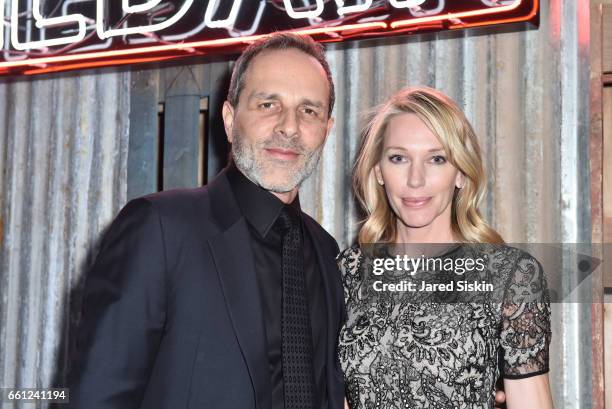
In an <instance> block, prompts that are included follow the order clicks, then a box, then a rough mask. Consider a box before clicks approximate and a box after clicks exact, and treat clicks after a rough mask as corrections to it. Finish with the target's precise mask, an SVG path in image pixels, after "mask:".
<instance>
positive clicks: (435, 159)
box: [431, 155, 446, 165]
mask: <svg viewBox="0 0 612 409" xmlns="http://www.w3.org/2000/svg"><path fill="white" fill-rule="evenodd" d="M431 161H432V162H433V163H436V164H438V165H442V164H444V163H446V158H445V157H444V156H442V155H436V156H434V157H433V158H431Z"/></svg>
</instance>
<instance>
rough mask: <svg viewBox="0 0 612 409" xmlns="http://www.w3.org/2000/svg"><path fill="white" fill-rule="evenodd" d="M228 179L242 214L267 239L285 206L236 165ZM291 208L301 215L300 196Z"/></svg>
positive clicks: (230, 169)
mask: <svg viewBox="0 0 612 409" xmlns="http://www.w3.org/2000/svg"><path fill="white" fill-rule="evenodd" d="M227 178H228V180H229V183H230V186H231V188H232V191H233V193H234V196H235V197H236V201H237V202H238V207H240V210H241V211H242V214H243V215H244V217H245V218H246V219H247V221H248V222H249V223H250V224H251V225H252V226H253V227H254V228H255V230H257V232H258V233H259V234H260V235H261V236H262V237H265V236H266V235H267V234H268V232H269V231H270V229H271V228H272V226H273V225H274V222H276V219H277V218H278V216H279V214H280V212H281V210H282V209H283V207H284V206H285V204H284V203H283V202H282V201H281V200H280V199H279V198H278V197H276V196H274V195H273V194H272V193H270V192H269V191H267V190H266V189H264V188H262V187H261V186H258V185H256V184H255V183H253V182H252V181H251V180H250V179H248V178H247V177H246V176H245V175H244V174H243V173H242V172H240V170H238V168H237V167H236V165H235V164H232V165H230V166H229V168H228V171H227ZM289 206H292V207H293V208H294V209H295V210H297V213H298V214H301V208H300V199H299V196H296V197H295V199H294V200H293V202H291V203H290V204H289Z"/></svg>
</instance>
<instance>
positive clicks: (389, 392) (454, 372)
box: [338, 246, 551, 409]
mask: <svg viewBox="0 0 612 409" xmlns="http://www.w3.org/2000/svg"><path fill="white" fill-rule="evenodd" d="M479 252H480V256H482V257H483V259H484V260H486V264H485V265H486V269H485V271H484V272H482V273H479V274H480V276H481V277H483V274H484V276H486V277H488V279H489V281H490V282H495V283H497V284H496V289H495V290H494V291H493V292H481V293H479V294H477V295H474V294H473V293H472V295H473V296H472V298H470V297H469V294H470V293H467V292H464V293H462V294H463V295H459V298H458V299H454V300H452V301H451V302H439V298H436V295H439V294H432V293H420V296H422V297H425V298H423V299H416V298H415V297H409V298H403V297H400V296H397V294H392V293H384V292H383V293H380V292H373V291H372V282H371V279H372V277H371V275H368V274H366V273H365V270H366V268H364V266H363V265H365V264H367V263H365V262H364V256H363V254H362V251H361V250H360V248H359V247H357V246H355V247H352V248H349V249H347V250H345V251H344V252H342V253H341V254H340V255H339V257H338V262H339V265H340V268H341V270H342V273H343V282H344V296H345V301H346V306H347V313H348V317H347V322H346V324H345V326H344V327H343V328H342V330H341V333H340V342H339V355H340V361H341V365H342V369H343V371H344V374H345V380H346V395H347V399H348V402H349V405H350V407H351V409H376V408H382V409H392V408H397V409H399V408H402V409H403V408H441V409H442V408H443V409H447V408H448V409H455V408H493V406H494V397H495V382H496V380H497V379H498V377H499V376H500V374H501V375H502V376H504V377H505V378H513V379H517V378H524V377H529V376H534V375H539V374H543V373H546V372H547V371H548V368H549V367H548V349H549V344H550V335H551V331H550V302H549V298H548V292H547V287H546V280H545V276H544V273H543V271H542V267H541V265H540V264H539V263H538V261H537V260H536V259H535V258H533V257H532V256H530V255H529V254H527V253H526V252H523V251H521V250H518V249H515V248H512V247H509V246H487V247H484V248H483V249H482V250H479ZM499 283H501V285H500V284H499ZM496 291H497V294H495V292H496ZM455 294H456V293H455ZM461 297H467V298H464V299H461ZM431 300H433V301H431Z"/></svg>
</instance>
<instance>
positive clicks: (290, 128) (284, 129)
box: [275, 110, 298, 138]
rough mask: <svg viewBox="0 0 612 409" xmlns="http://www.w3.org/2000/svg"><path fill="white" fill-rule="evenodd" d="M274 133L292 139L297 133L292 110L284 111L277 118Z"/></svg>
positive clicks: (295, 114)
mask: <svg viewBox="0 0 612 409" xmlns="http://www.w3.org/2000/svg"><path fill="white" fill-rule="evenodd" d="M275 131H276V133H278V134H280V135H282V136H284V137H286V138H293V137H294V136H295V135H297V132H298V117H297V113H296V112H295V111H293V110H285V111H283V112H282V114H281V115H280V117H279V120H278V123H277V124H276V129H275Z"/></svg>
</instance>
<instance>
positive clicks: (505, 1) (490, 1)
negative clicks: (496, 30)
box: [480, 0, 520, 7]
mask: <svg viewBox="0 0 612 409" xmlns="http://www.w3.org/2000/svg"><path fill="white" fill-rule="evenodd" d="M480 1H482V4H484V5H485V6H489V7H499V6H507V5H509V4H513V3H515V2H516V1H520V0H480Z"/></svg>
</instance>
